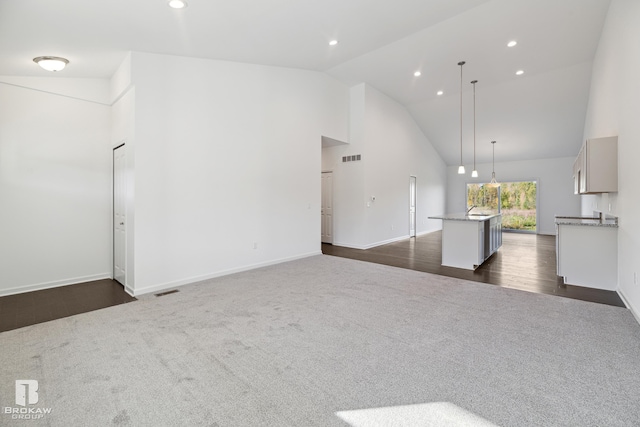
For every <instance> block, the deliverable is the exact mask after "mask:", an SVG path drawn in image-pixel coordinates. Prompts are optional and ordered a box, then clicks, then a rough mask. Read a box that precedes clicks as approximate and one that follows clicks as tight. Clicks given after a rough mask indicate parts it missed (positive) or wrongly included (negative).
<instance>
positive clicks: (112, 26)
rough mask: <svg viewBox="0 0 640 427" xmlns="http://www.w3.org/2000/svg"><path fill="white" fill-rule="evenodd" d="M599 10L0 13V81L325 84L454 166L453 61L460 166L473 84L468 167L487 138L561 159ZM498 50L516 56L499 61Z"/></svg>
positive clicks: (101, 6)
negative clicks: (151, 56) (140, 65)
mask: <svg viewBox="0 0 640 427" xmlns="http://www.w3.org/2000/svg"><path fill="white" fill-rule="evenodd" d="M609 3H610V0H394V1H386V0H380V1H372V0H348V1H345V0H234V1H226V2H222V1H217V0H215V1H214V0H189V6H188V7H187V8H186V9H182V10H173V9H171V8H169V7H168V6H167V1H165V0H135V1H131V0H110V1H106V0H100V1H98V0H96V1H87V0H0V75H5V76H46V77H49V76H51V75H52V73H49V72H46V71H44V70H42V69H40V67H38V66H37V65H36V64H34V63H33V61H32V59H33V58H34V57H36V56H41V55H54V56H62V57H65V58H67V59H69V60H70V64H69V66H68V67H67V68H66V69H65V70H64V71H62V72H58V73H56V74H55V75H56V76H57V77H84V78H108V77H110V76H111V75H112V74H113V73H114V72H115V70H116V69H117V67H118V65H119V64H120V62H121V61H122V60H123V59H124V57H125V55H126V52H127V51H131V50H134V51H142V52H152V53H160V54H171V55H180V56H190V57H199V58H210V59H220V60H228V61H239V62H247V63H256V64H264V65H274V66H283V67H293V68H301V69H309V70H316V71H326V72H327V73H328V74H330V75H332V76H334V77H335V78H337V79H339V80H341V81H343V82H345V83H346V84H348V85H351V84H357V83H362V82H365V83H368V84H369V85H371V86H373V87H374V88H376V89H378V90H380V91H381V92H383V93H385V94H387V95H388V96H390V97H391V98H393V99H395V100H397V101H398V102H400V103H401V104H403V105H405V106H407V108H408V109H409V111H410V112H411V114H412V115H413V116H414V118H415V119H416V122H417V123H418V124H419V125H420V127H421V129H422V131H423V132H424V133H425V135H426V136H427V137H428V138H429V140H430V141H431V143H433V145H434V146H435V147H436V149H437V150H438V152H439V153H440V155H441V156H442V157H443V159H444V160H445V162H446V163H447V164H449V165H456V164H457V163H458V162H459V157H460V145H459V144H460V136H459V132H460V130H459V90H460V76H459V73H460V70H459V67H458V66H457V63H458V62H459V61H461V60H464V61H466V62H467V64H466V65H465V66H464V68H463V73H464V78H463V84H464V112H463V113H464V130H463V132H464V135H463V136H464V152H463V156H464V162H465V163H466V164H469V163H470V162H472V160H473V158H472V144H473V135H472V109H471V108H472V92H471V91H472V85H471V84H470V83H469V82H470V81H471V80H474V79H477V80H478V84H477V85H476V93H477V141H478V151H477V153H478V157H477V162H479V163H481V162H488V161H490V160H491V147H490V144H489V143H488V141H491V140H494V139H495V140H497V141H498V143H499V144H498V145H497V146H496V161H505V160H522V159H531V158H545V157H561V156H572V155H575V154H576V153H577V151H578V148H579V146H580V142H581V139H582V132H583V127H584V117H585V111H586V106H587V102H588V94H589V85H590V73H591V61H592V60H593V57H594V55H595V50H596V48H597V45H598V40H599V38H600V34H601V31H602V26H603V23H604V20H605V18H606V13H607V10H608V7H609ZM332 39H337V40H339V43H338V45H336V46H329V44H328V43H329V41H330V40H332ZM512 39H515V40H517V41H518V45H517V46H516V47H514V48H508V47H507V46H506V44H507V42H508V41H509V40H512ZM518 69H522V70H524V71H525V73H524V74H523V75H522V76H516V75H515V71H516V70H518ZM417 70H420V71H421V73H422V75H421V76H420V77H414V75H413V73H414V72H415V71H417ZM439 90H442V91H443V92H444V94H443V95H442V96H437V95H436V92H437V91H439ZM485 146H486V147H485Z"/></svg>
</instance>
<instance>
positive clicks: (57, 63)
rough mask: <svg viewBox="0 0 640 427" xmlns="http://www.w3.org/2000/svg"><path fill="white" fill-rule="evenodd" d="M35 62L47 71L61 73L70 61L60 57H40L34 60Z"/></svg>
mask: <svg viewBox="0 0 640 427" xmlns="http://www.w3.org/2000/svg"><path fill="white" fill-rule="evenodd" d="M33 62H35V63H36V64H38V65H39V66H41V67H42V68H44V69H45V70H47V71H60V70H62V69H64V67H66V66H67V64H68V63H69V60H68V59H65V58H60V57H58V56H38V57H37V58H33Z"/></svg>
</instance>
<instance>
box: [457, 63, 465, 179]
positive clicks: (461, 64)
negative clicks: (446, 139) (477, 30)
mask: <svg viewBox="0 0 640 427" xmlns="http://www.w3.org/2000/svg"><path fill="white" fill-rule="evenodd" d="M464 64H465V62H464V61H460V62H458V65H459V66H460V166H462V66H463V65H464Z"/></svg>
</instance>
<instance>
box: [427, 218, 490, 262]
mask: <svg viewBox="0 0 640 427" xmlns="http://www.w3.org/2000/svg"><path fill="white" fill-rule="evenodd" d="M430 218H432V219H442V222H443V224H442V265H444V266H447V267H456V268H464V269H466V270H475V269H476V268H478V267H479V266H480V265H481V264H482V263H483V262H484V261H485V260H486V259H487V258H489V257H490V256H491V255H493V254H494V253H495V252H496V251H497V250H498V248H500V246H502V216H501V215H500V214H497V215H465V214H451V215H443V216H437V217H430Z"/></svg>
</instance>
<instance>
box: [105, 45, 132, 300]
mask: <svg viewBox="0 0 640 427" xmlns="http://www.w3.org/2000/svg"><path fill="white" fill-rule="evenodd" d="M131 71H132V70H131V53H129V54H128V55H127V57H126V58H125V59H124V61H123V62H122V64H121V65H120V67H119V68H118V70H117V71H116V72H115V73H114V75H113V76H112V78H111V85H110V86H111V99H112V107H111V149H112V150H113V149H115V148H117V147H119V146H121V145H123V144H124V150H125V174H124V176H125V195H126V196H125V220H126V225H125V227H126V243H125V246H126V249H125V252H126V255H125V263H126V264H125V283H123V285H124V287H125V289H126V290H127V292H129V293H130V294H134V293H135V265H136V264H135V99H136V97H135V87H134V86H133V84H132V76H131ZM110 155H111V156H113V151H112V152H111V153H110ZM111 158H112V157H111ZM112 178H113V175H112ZM111 253H113V251H112V252H111ZM111 265H113V261H111Z"/></svg>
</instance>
